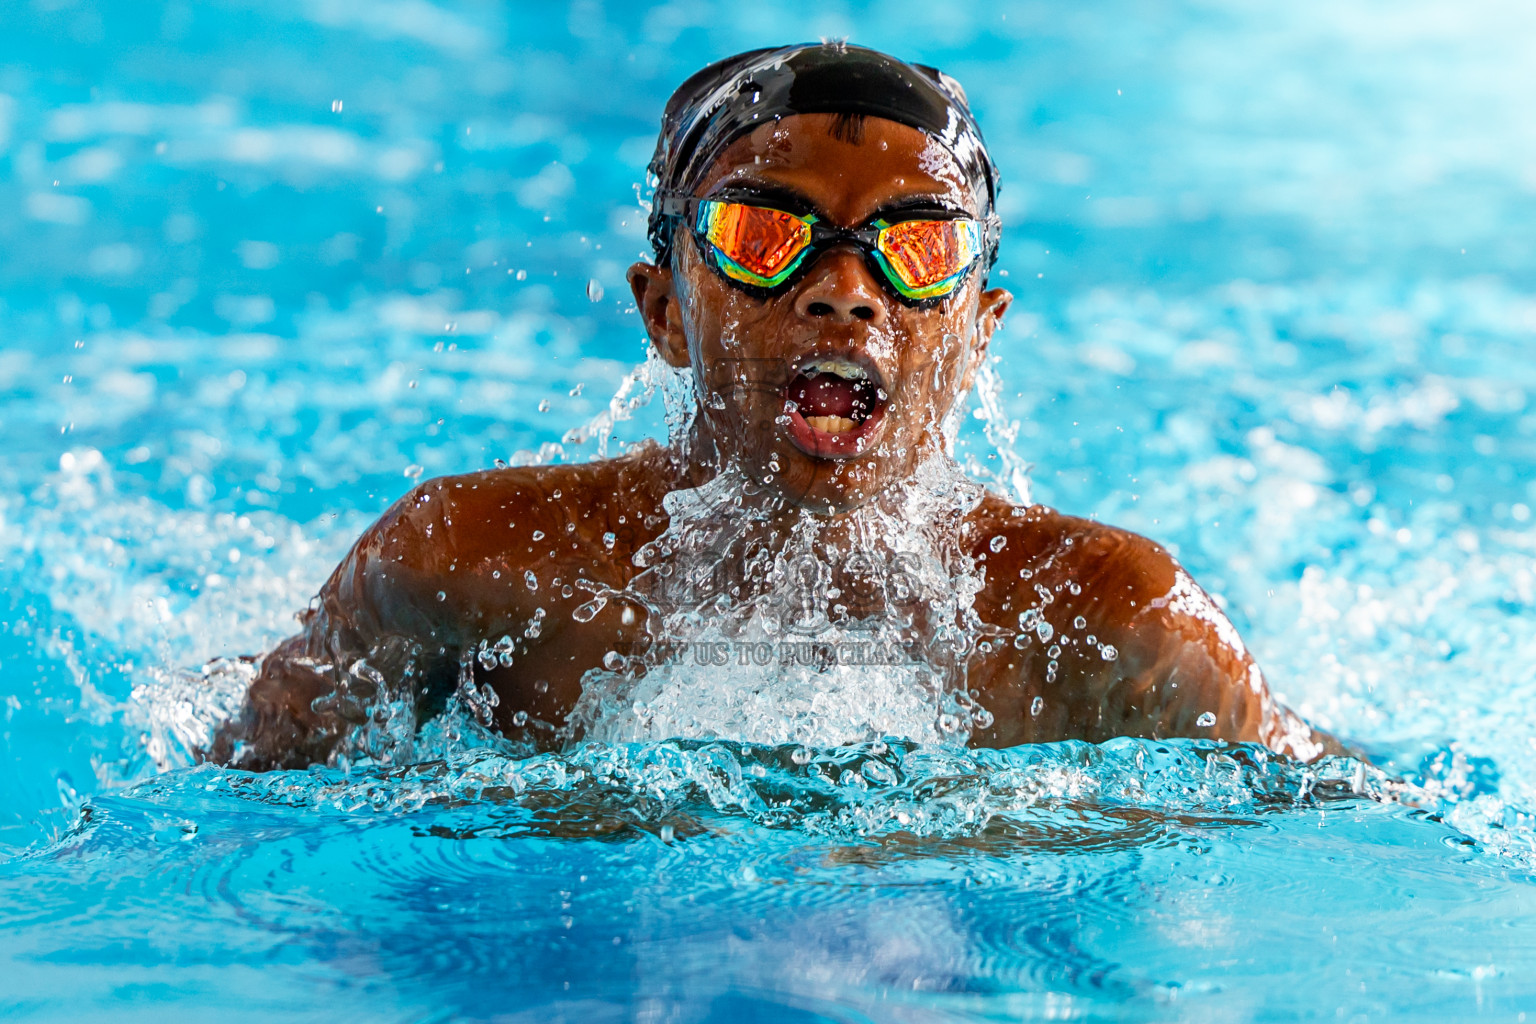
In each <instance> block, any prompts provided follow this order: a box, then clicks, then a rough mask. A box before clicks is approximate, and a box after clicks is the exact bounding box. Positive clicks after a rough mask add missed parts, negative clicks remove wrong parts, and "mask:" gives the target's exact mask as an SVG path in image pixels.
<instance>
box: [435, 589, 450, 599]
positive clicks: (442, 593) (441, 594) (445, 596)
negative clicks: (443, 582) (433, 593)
mask: <svg viewBox="0 0 1536 1024" xmlns="http://www.w3.org/2000/svg"><path fill="white" fill-rule="evenodd" d="M437 599H438V600H439V601H446V600H448V594H447V593H446V592H445V591H441V590H439V591H438V592H437Z"/></svg>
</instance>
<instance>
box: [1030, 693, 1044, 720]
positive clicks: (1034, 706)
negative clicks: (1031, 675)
mask: <svg viewBox="0 0 1536 1024" xmlns="http://www.w3.org/2000/svg"><path fill="white" fill-rule="evenodd" d="M1044 707H1045V698H1044V697H1036V698H1035V699H1034V700H1032V701H1030V702H1029V716H1030V717H1031V718H1039V717H1040V711H1041V709H1042V708H1044Z"/></svg>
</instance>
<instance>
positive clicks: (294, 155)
mask: <svg viewBox="0 0 1536 1024" xmlns="http://www.w3.org/2000/svg"><path fill="white" fill-rule="evenodd" d="M1271 6H1273V5H1271ZM6 20H7V31H6V32H5V33H4V34H3V35H4V38H3V39H0V439H3V442H4V443H3V444H0V1013H4V1014H6V1015H8V1016H18V1017H22V1018H26V1019H36V1020H81V1019H101V1020H105V1019H111V1020H114V1021H116V1020H125V1019H129V1020H131V1019H155V1020H164V1019H200V1018H203V1017H213V1016H218V1017H220V1018H225V1019H258V1018H259V1019H274V1018H275V1019H309V1018H317V1019H318V1018H321V1017H324V1018H326V1019H334V1018H335V1017H336V1015H337V1013H342V1014H344V1015H346V1016H356V1017H359V1018H368V1019H386V1020H461V1019H472V1020H528V1021H554V1020H571V1021H608V1020H614V1021H620V1020H623V1021H629V1020H634V1021H703V1020H721V1021H745V1020H764V1021H769V1020H772V1021H783V1020H807V1021H810V1020H832V1021H866V1020H867V1021H900V1020H907V1021H929V1020H1021V1019H1024V1020H1030V1019H1053V1020H1062V1019H1065V1020H1080V1019H1086V1020H1099V1019H1102V1020H1148V1021H1162V1020H1211V1021H1223V1022H1226V1021H1240V1020H1293V1019H1319V1018H1327V1019H1337V1020H1391V1021H1401V1020H1426V1021H1427V1020H1435V1021H1444V1020H1480V1019H1486V1020H1499V1021H1518V1020H1521V1019H1523V1018H1522V1015H1523V1014H1526V1013H1536V962H1533V957H1536V941H1533V936H1536V929H1533V924H1536V922H1533V920H1532V916H1533V904H1532V898H1533V894H1536V888H1533V885H1532V875H1531V872H1532V869H1533V866H1536V856H1533V853H1536V827H1533V822H1532V819H1531V816H1530V815H1531V812H1532V811H1533V810H1536V716H1533V715H1532V714H1531V713H1530V710H1529V709H1530V707H1531V706H1532V703H1533V701H1536V668H1533V667H1532V666H1536V628H1533V627H1536V571H1533V570H1536V563H1533V555H1536V522H1533V521H1532V508H1533V507H1536V484H1533V483H1532V481H1533V480H1536V413H1533V411H1532V396H1533V395H1536V359H1533V358H1532V353H1533V352H1536V295H1533V291H1532V285H1533V280H1536V251H1533V246H1536V241H1533V238H1536V236H1533V235H1532V234H1531V232H1529V231H1528V230H1525V226H1526V225H1528V224H1529V223H1531V220H1532V215H1533V213H1536V189H1533V187H1532V172H1531V168H1533V167H1536V122H1533V121H1532V120H1531V119H1530V118H1529V117H1528V116H1527V111H1526V110H1525V107H1524V105H1523V104H1525V102H1526V100H1525V98H1526V97H1528V96H1529V95H1530V94H1531V91H1532V88H1533V87H1536V81H1533V79H1536V71H1533V70H1532V68H1531V67H1530V62H1529V60H1528V54H1529V53H1530V52H1532V48H1533V44H1536V15H1532V14H1531V13H1530V12H1529V11H1528V10H1527V9H1526V8H1525V7H1524V6H1522V5H1518V4H1514V3H1503V2H1492V0H1490V2H1483V3H1472V4H1463V5H1459V6H1458V7H1457V9H1456V10H1455V11H1454V12H1453V11H1450V10H1449V9H1447V8H1445V7H1444V5H1436V4H1431V3H1428V2H1423V3H1418V2H1414V3H1408V4H1406V5H1405V4H1403V3H1393V4H1388V3H1385V2H1384V0H1383V2H1376V0H1361V2H1358V3H1353V4H1348V5H1344V6H1342V7H1341V6H1339V5H1337V4H1324V3H1322V2H1320V0H1319V2H1304V3H1299V4H1291V5H1287V6H1286V7H1285V9H1284V10H1281V9H1279V8H1274V9H1261V8H1257V7H1255V8H1243V7H1238V6H1236V5H1233V6H1231V7H1223V6H1219V5H1209V4H1195V3H1189V4H1173V5H1163V6H1161V7H1159V8H1157V9H1156V10H1155V11H1153V10H1151V9H1149V8H1147V7H1145V5H1137V4H1131V3H1123V4H1122V3H1110V4H1108V5H1099V6H1096V7H1091V8H1084V7H1082V6H1081V5H1066V4H1052V3H1005V4H1002V5H981V6H976V7H975V8H974V9H971V10H965V11H955V12H945V14H944V16H943V17H942V18H939V19H935V17H934V14H933V10H932V8H931V5H928V6H924V5H917V4H908V3H904V2H898V3H891V4H881V5H878V6H874V5H865V4H837V3H833V4H825V3H818V4H799V5H789V6H784V5H779V6H777V7H774V8H773V9H771V10H769V9H764V10H762V11H757V12H744V11H741V10H739V9H737V7H732V6H730V5H724V4H710V3H699V4H687V3H676V4H667V5H660V6H654V7H651V8H648V9H639V8H635V9H631V8H630V7H621V6H619V5H604V4H601V3H588V2H577V3H572V4H570V5H567V6H564V7H559V6H556V7H547V8H540V9H539V10H538V11H522V10H513V9H512V8H505V9H503V8H502V7H497V6H494V5H483V4H477V3H470V2H463V3H458V2H448V0H436V2H431V3H427V2H423V3H398V4H379V3H365V2H362V0H356V2H354V0H334V2H325V3H307V2H299V0H292V2H287V0H283V2H276V3H262V4H255V3H241V2H236V0H220V2H215V3H209V4H199V5H184V4H181V3H179V2H174V0H165V2H154V3H148V4H138V5H128V6H124V5H108V4H91V3H79V4H58V3H44V2H41V0H37V2H31V0H28V2H25V3H22V4H20V5H17V9H16V10H15V11H8V12H7V14H6ZM914 26H922V31H914ZM822 36H826V37H843V36H846V37H850V38H851V39H852V40H853V41H855V42H859V43H863V44H867V45H872V46H876V47H881V48H886V49H889V50H891V51H892V52H894V53H896V54H898V55H900V56H903V57H907V58H910V59H914V60H921V61H923V62H926V63H932V64H936V65H938V66H940V67H942V68H944V69H945V70H947V71H949V72H951V73H952V74H954V75H956V76H957V77H958V78H959V79H960V80H961V81H962V82H963V83H964V84H965V86H966V89H967V90H968V92H969V94H970V97H971V99H972V101H973V104H974V106H975V108H976V111H977V113H978V116H979V118H980V121H981V124H982V126H983V129H984V131H985V132H986V133H987V137H988V140H989V142H990V143H991V144H992V146H993V148H994V150H995V156H996V158H997V161H998V163H999V165H1000V166H1001V168H1002V173H1003V181H1004V188H1003V193H1002V196H1001V212H1002V214H1003V218H1004V222H1005V225H1006V227H1005V234H1004V240H1003V248H1002V258H1001V262H1000V263H999V269H998V272H997V276H996V278H995V283H999V284H1003V285H1006V286H1007V287H1009V288H1011V289H1012V290H1013V291H1014V292H1015V294H1016V296H1017V301H1016V304H1015V307H1014V310H1013V312H1012V313H1011V314H1010V317H1009V320H1008V323H1007V326H1006V328H1005V329H1004V331H1003V333H1002V334H1001V335H1000V336H999V337H998V338H997V340H996V341H995V342H994V346H993V353H994V355H996V356H997V359H998V361H997V365H996V370H997V372H998V374H999V375H1000V376H1001V378H1002V380H1003V383H1004V396H1003V397H1004V403H1003V404H1004V407H1005V409H1006V411H1007V414H1008V416H1009V417H1011V418H1014V419H1016V420H1017V421H1018V423H1019V431H1018V437H1017V441H1016V445H1015V448H1016V450H1017V452H1018V453H1019V454H1020V455H1021V456H1022V457H1023V458H1024V459H1026V460H1027V461H1028V462H1030V463H1031V464H1032V467H1033V468H1032V471H1031V476H1032V486H1033V492H1034V496H1035V498H1036V499H1037V500H1040V501H1043V502H1046V503H1048V504H1051V505H1053V506H1056V507H1058V508H1061V509H1062V510H1063V511H1067V512H1071V513H1075V514H1081V515H1093V516H1096V517H1097V518H1099V519H1101V520H1103V521H1107V522H1113V523H1116V524H1118V525H1122V526H1125V527H1128V528H1131V529H1134V530H1137V531H1139V532H1141V533H1145V534H1147V535H1148V536H1150V537H1152V538H1154V539H1156V540H1158V541H1159V542H1161V543H1163V544H1166V545H1168V546H1169V547H1170V548H1171V549H1172V550H1174V551H1175V553H1176V554H1177V555H1178V556H1179V558H1180V559H1181V560H1182V561H1183V563H1184V564H1185V565H1186V566H1187V567H1188V568H1189V570H1190V572H1191V573H1192V574H1193V575H1194V576H1195V578H1196V579H1197V580H1199V581H1200V582H1201V583H1202V584H1203V585H1205V587H1206V588H1207V589H1208V590H1210V591H1211V592H1212V593H1213V595H1215V596H1216V597H1217V599H1218V600H1219V601H1220V602H1221V603H1222V604H1223V606H1224V607H1225V609H1226V611H1227V612H1228V614H1229V615H1230V616H1231V617H1232V619H1233V621H1234V623H1235V624H1236V625H1237V626H1238V628H1239V629H1240V631H1241V632H1242V634H1243V636H1244V639H1245V641H1246V642H1247V644H1248V646H1249V648H1250V649H1251V650H1252V651H1253V652H1254V653H1255V656H1256V657H1257V659H1258V661H1259V663H1260V664H1261V665H1262V666H1263V668H1264V671H1265V674H1266V677H1267V678H1268V679H1269V680H1270V681H1271V683H1272V685H1273V686H1274V687H1275V689H1276V690H1277V691H1278V692H1279V693H1280V694H1281V695H1282V696H1283V697H1284V698H1285V699H1286V700H1287V701H1288V702H1289V703H1290V704H1291V705H1292V706H1294V707H1296V708H1297V709H1298V710H1300V711H1302V712H1303V713H1304V714H1306V715H1307V716H1308V717H1310V718H1311V719H1313V720H1314V721H1316V722H1318V723H1319V724H1320V725H1322V726H1324V727H1326V728H1328V729H1330V730H1331V731H1333V732H1335V733H1337V734H1338V735H1340V736H1343V737H1345V738H1347V739H1348V740H1349V741H1351V742H1353V743H1355V744H1357V745H1358V746H1359V747H1360V748H1361V749H1363V750H1365V751H1367V752H1368V753H1369V754H1370V756H1371V758H1372V761H1373V762H1374V763H1375V764H1376V765H1377V766H1379V770H1378V769H1365V768H1363V767H1360V766H1358V765H1356V764H1354V763H1352V762H1340V763H1336V764H1332V765H1328V766H1323V767H1322V768H1319V769H1316V770H1307V769H1302V768H1299V767H1297V766H1290V765H1284V764H1275V763H1271V762H1266V761H1262V760H1261V759H1259V758H1258V757H1257V754H1256V752H1254V751H1251V750H1244V749H1242V748H1237V749H1221V748H1213V747H1209V746H1201V745H1199V744H1191V743H1184V744H1140V743H1132V742H1129V741H1125V742H1117V743H1113V744H1108V745H1105V746H1104V747H1102V748H1092V747H1084V746H1082V745H1076V744H1067V745H1062V746H1059V747H1047V748H1036V749H1024V748H1021V749H1018V750H1013V751H1006V752H998V753H986V754H982V753H975V754H969V755H967V754H964V753H961V752H956V751H947V752H946V751H942V750H924V749H921V748H918V749H915V750H913V749H905V748H902V747H900V746H899V745H898V746H897V747H896V748H895V749H894V752H891V753H887V754H884V755H875V754H873V753H872V752H871V751H868V750H858V749H849V750H826V751H818V752H816V753H815V757H814V758H813V759H812V760H811V761H810V762H809V763H807V764H799V763H797V762H796V760H795V759H794V758H790V757H788V755H787V752H786V751H774V750H771V749H744V748H742V747H740V746H733V745H715V746H709V745H700V744H697V743H695V744H685V745H682V746H679V745H676V744H659V745H648V746H637V747H631V748H616V749H608V748H591V749H587V750H582V751H577V752H573V753H571V754H569V755H566V756H564V757H561V758H556V757H551V756H542V757H535V758H518V757H515V756H512V755H510V754H508V753H506V752H505V751H502V752H498V751H496V750H488V749H476V748H475V747H474V745H473V743H471V742H467V741H464V740H463V739H462V738H461V739H459V740H454V741H450V740H447V739H444V740H443V742H441V743H440V744H438V745H437V746H436V747H433V746H431V745H430V744H429V745H427V748H426V749H427V751H428V753H429V754H431V755H432V758H431V759H430V763H428V764H425V765H423V766H420V767H418V768H414V769H410V770H408V771H403V772H396V773H395V774H393V775H390V774H388V773H382V774H381V773H379V772H375V771H372V770H367V769H357V770H354V771H353V772H352V773H350V774H348V773H342V772H335V771H329V772H325V771H315V772H305V773H281V774H274V775H271V776H251V775H245V774H242V773H233V772H225V771H220V770H216V769H212V768H207V767H203V768H194V767H189V766H187V765H186V764H185V757H184V752H181V751H179V750H178V748H177V746H176V744H175V743H170V744H169V745H162V744H161V742H160V741H161V740H162V739H164V738H165V736H166V735H168V732H167V730H171V727H172V726H173V725H174V724H175V722H176V721H177V718H176V715H177V713H178V712H180V713H183V718H184V720H185V721H188V722H190V721H193V720H195V719H197V718H198V716H203V717H206V716H209V715H212V714H215V713H216V711H217V707H216V704H217V702H216V700H214V699H213V698H214V697H215V696H216V694H213V693H212V692H211V691H210V692H209V699H208V702H207V704H206V706H204V707H201V708H193V707H189V706H186V705H183V704H180V703H177V702H176V701H174V700H171V699H170V698H168V697H167V695H168V694H172V693H182V694H183V696H184V695H185V691H182V690H178V685H179V681H180V680H183V679H184V678H185V675H184V674H185V673H187V672H189V671H193V672H195V671H196V670H197V668H198V667H199V666H201V665H203V664H204V663H205V662H207V661H209V660H210V659H214V658H219V657H233V656H238V655H244V654H256V653H260V652H262V651H264V650H266V649H267V648H268V647H269V646H270V645H271V644H272V643H273V642H274V641H275V640H276V639H278V638H280V637H282V636H284V635H286V633H287V632H288V631H289V630H291V629H292V628H293V618H292V616H293V613H294V612H295V611H297V610H299V609H301V608H303V607H304V606H305V605H306V603H307V601H308V600H309V598H310V596H311V595H312V594H313V593H314V592H315V590H316V589H317V587H318V586H319V584H320V583H321V582H322V580H323V579H324V577H325V575H326V574H327V573H328V572H329V570H330V568H331V567H332V566H333V565H334V564H335V563H336V561H337V560H338V559H339V558H340V557H341V555H342V554H343V553H344V552H345V550H346V548H347V546H348V545H349V544H350V543H351V541H352V539H353V538H355V537H356V536H357V534H358V533H359V532H360V531H361V530H362V529H363V528H364V527H365V526H366V525H367V524H368V523H369V522H370V521H372V519H373V518H374V517H375V516H376V515H377V514H378V513H379V512H380V511H382V509H383V508H385V507H386V506H387V505H388V504H389V503H390V502H391V501H393V500H394V499H395V498H396V497H398V496H399V495H400V494H401V493H403V491H404V490H405V489H406V488H407V487H409V486H410V484H411V482H412V480H414V479H419V478H422V477H425V476H433V475H437V474H444V473H451V472H463V471H468V470H473V469H479V468H486V467H489V466H491V465H492V464H493V463H494V461H495V460H498V459H503V460H505V459H510V458H512V457H513V456H514V453H517V452H538V451H539V450H540V447H541V446H543V445H549V444H552V443H555V442H558V441H560V439H561V438H562V437H563V436H564V435H565V434H566V432H567V431H569V430H570V429H571V428H573V427H576V426H579V425H580V424H582V423H585V422H587V421H588V420H589V419H590V418H591V417H592V416H593V415H595V414H596V413H598V412H599V411H601V410H602V409H603V408H605V407H606V405H607V403H608V400H609V397H610V396H611V395H613V394H614V393H615V391H616V390H617V389H618V388H619V386H620V383H621V381H622V380H623V378H624V376H625V374H626V373H628V372H629V371H630V370H631V368H632V367H633V366H634V365H635V364H636V363H637V362H638V361H639V360H640V359H641V358H642V357H643V355H644V349H643V341H642V338H641V331H640V328H639V325H638V321H637V319H636V317H635V316H634V314H633V312H632V311H631V309H630V303H629V301H628V298H627V291H626V286H625V283H624V276H623V275H624V268H625V267H626V266H627V265H628V264H629V263H630V262H631V261H632V260H634V259H635V258H637V257H638V256H639V255H640V254H641V252H642V250H643V249H644V247H645V239H644V232H643V228H642V224H643V210H642V209H641V207H640V206H639V205H638V203H639V199H638V193H637V188H640V186H641V185H642V184H643V182H642V168H643V165H644V163H645V161H646V160H647V159H648V157H649V154H650V149H651V145H652V143H653V140H654V131H655V128H656V124H657V120H658V118H659V114H660V110H661V106H662V103H663V102H664V100H665V98H666V96H667V94H668V93H669V92H670V90H671V88H672V87H673V86H674V85H676V84H677V83H678V82H679V81H681V80H682V78H684V77H685V76H686V75H687V74H688V73H689V72H691V71H692V70H694V69H695V68H696V67H698V66H699V65H701V64H702V63H704V62H705V61H707V60H711V59H715V58H717V57H719V56H722V55H725V54H728V53H731V52H735V51H737V50H740V49H745V48H747V47H750V46H760V45H767V44H770V43H776V42H781V41H788V40H799V39H805V38H816V37H822ZM641 191H642V192H643V189H641ZM661 419H662V414H661V410H660V409H659V408H658V407H656V406H651V407H647V408H644V409H641V410H640V411H639V413H638V415H637V416H636V417H635V419H634V420H632V421H630V422H628V423H625V424H622V425H621V428H620V430H619V433H620V435H621V437H622V438H624V439H635V438H639V437H643V436H647V435H656V434H658V433H660V432H662V431H663V430H664V428H663V426H662V423H661ZM545 454H546V455H548V454H549V450H548V449H546V452H545ZM959 454H960V455H961V457H962V458H967V459H970V460H972V461H973V463H974V465H975V467H976V471H977V472H978V473H981V474H986V473H987V472H989V471H990V470H991V468H992V467H993V466H995V465H996V463H997V460H996V459H994V458H989V456H990V455H994V454H995V453H994V452H993V450H992V449H991V448H990V447H989V444H988V442H987V441H986V439H985V438H984V437H983V436H982V431H981V427H980V425H979V424H977V423H972V424H970V425H969V426H968V427H967V428H966V433H965V434H964V436H963V437H962V442H961V449H960V453H959ZM590 455H591V451H590V449H589V448H586V447H582V446H579V445H572V446H571V450H570V451H569V452H568V453H567V455H566V457H568V458H578V459H579V458H586V457H588V456H590ZM156 729H158V731H156ZM171 731H174V730H171ZM147 734H148V735H151V736H152V737H153V738H154V739H153V741H152V742H147V743H146V742H145V741H144V737H145V736H146V735H147ZM876 762H877V763H876ZM865 765H871V767H869V768H868V770H867V771H866V770H865ZM754 768H757V769H761V772H760V773H759V772H758V771H754ZM844 771H852V772H853V773H854V774H852V775H849V776H847V777H846V778H845V777H844V775H843V774H842V773H843V772H844ZM860 780H862V781H860Z"/></svg>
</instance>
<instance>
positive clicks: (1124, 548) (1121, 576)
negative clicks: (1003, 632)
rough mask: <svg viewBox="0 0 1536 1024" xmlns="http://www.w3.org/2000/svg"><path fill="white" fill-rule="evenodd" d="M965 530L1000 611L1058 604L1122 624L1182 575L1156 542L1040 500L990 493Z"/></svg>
mask: <svg viewBox="0 0 1536 1024" xmlns="http://www.w3.org/2000/svg"><path fill="white" fill-rule="evenodd" d="M966 527H967V533H966V538H965V539H966V541H967V546H968V547H969V549H970V552H971V554H972V556H973V557H974V558H976V559H977V561H978V563H979V564H981V565H982V566H984V567H985V571H986V578H987V589H986V594H987V596H988V598H989V599H991V601H990V603H993V604H996V605H997V607H998V608H999V609H1003V606H1004V605H1006V606H1007V609H1003V610H1023V608H1026V607H1039V606H1040V605H1042V604H1044V605H1047V606H1049V605H1054V604H1057V603H1060V604H1061V605H1063V606H1070V607H1072V608H1074V609H1075V610H1076V611H1077V612H1078V613H1079V614H1083V615H1085V617H1087V618H1089V619H1091V620H1094V621H1096V622H1098V623H1099V624H1100V625H1101V626H1104V627H1109V626H1111V625H1112V624H1118V625H1122V626H1129V625H1130V624H1131V621H1132V620H1133V619H1136V618H1145V617H1147V616H1149V615H1155V614H1156V613H1157V612H1158V610H1159V609H1161V608H1163V607H1166V601H1164V600H1163V599H1164V598H1166V597H1167V596H1168V595H1169V594H1170V593H1171V592H1173V591H1174V590H1175V589H1176V588H1177V587H1178V586H1179V585H1180V581H1181V580H1183V579H1187V576H1185V574H1184V572H1183V569H1182V568H1181V567H1180V566H1179V564H1178V562H1177V561H1176V560H1175V559H1174V558H1173V556H1172V555H1171V554H1170V553H1169V552H1168V550H1167V549H1166V548H1164V547H1163V546H1162V545H1160V544H1157V543H1156V542H1155V541H1152V540H1150V539H1148V538H1146V537H1143V536H1141V535H1140V534H1137V533H1132V532H1131V531H1129V530H1123V529H1120V528H1118V527H1114V526H1109V525H1106V524H1104V523H1100V522H1096V521H1094V520H1091V519H1083V518H1080V517H1078V516H1069V515H1063V514H1062V513H1060V512H1057V511H1056V510H1054V509H1051V508H1047V507H1046V506H1043V505H1031V506H1018V505H1013V504H1010V503H1008V502H1005V501H1003V500H1002V499H1000V498H997V497H995V496H991V495H989V496H988V499H987V501H985V502H983V504H982V505H981V507H979V508H978V509H977V510H976V511H975V512H973V513H972V515H971V517H970V518H969V520H968V521H967V524H966ZM1101 631H1102V630H1101Z"/></svg>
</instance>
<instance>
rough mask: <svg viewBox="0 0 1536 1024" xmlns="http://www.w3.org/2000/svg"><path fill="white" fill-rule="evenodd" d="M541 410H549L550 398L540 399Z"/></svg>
mask: <svg viewBox="0 0 1536 1024" xmlns="http://www.w3.org/2000/svg"><path fill="white" fill-rule="evenodd" d="M539 412H549V399H547V398H541V399H539Z"/></svg>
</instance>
